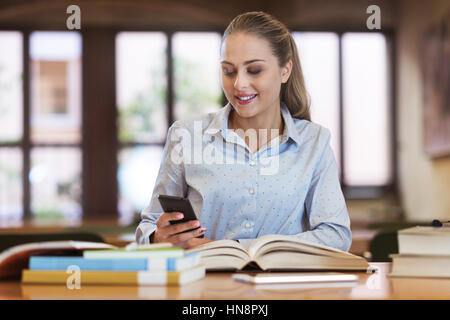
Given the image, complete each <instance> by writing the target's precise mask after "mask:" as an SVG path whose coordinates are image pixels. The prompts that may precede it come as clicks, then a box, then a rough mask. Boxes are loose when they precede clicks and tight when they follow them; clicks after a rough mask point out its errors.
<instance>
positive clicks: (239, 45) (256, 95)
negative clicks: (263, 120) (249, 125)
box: [220, 32, 292, 118]
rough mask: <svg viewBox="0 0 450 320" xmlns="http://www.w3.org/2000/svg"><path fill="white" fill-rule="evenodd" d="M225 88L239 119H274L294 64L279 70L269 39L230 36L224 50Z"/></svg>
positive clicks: (223, 78)
mask: <svg viewBox="0 0 450 320" xmlns="http://www.w3.org/2000/svg"><path fill="white" fill-rule="evenodd" d="M220 55H221V68H222V88H223V91H224V93H225V96H226V98H227V99H228V101H229V102H230V103H231V104H232V105H233V107H234V109H235V110H236V113H237V115H238V116H240V117H243V118H253V117H271V116H273V112H279V111H278V110H279V107H280V89H281V84H282V83H285V82H287V80H288V78H289V75H290V72H291V69H292V62H291V61H289V62H288V64H286V66H284V67H283V68H280V66H279V65H278V60H277V58H276V57H275V56H274V55H273V53H272V50H271V48H270V44H269V42H268V41H267V40H265V39H263V38H260V37H257V36H255V35H252V34H249V33H244V32H236V33H232V34H230V35H229V36H228V37H227V38H226V39H225V41H224V42H223V44H222V47H221V53H220Z"/></svg>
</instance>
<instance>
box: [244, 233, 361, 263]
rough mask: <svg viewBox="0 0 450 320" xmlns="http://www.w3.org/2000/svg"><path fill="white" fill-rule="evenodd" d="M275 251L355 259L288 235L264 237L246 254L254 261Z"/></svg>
mask: <svg viewBox="0 0 450 320" xmlns="http://www.w3.org/2000/svg"><path fill="white" fill-rule="evenodd" d="M277 250H285V251H299V252H304V253H309V254H316V255H324V256H330V257H339V258H350V259H354V258H355V257H356V256H355V255H353V254H350V253H348V252H345V251H341V250H338V249H335V248H331V247H328V246H324V245H320V244H317V243H313V242H308V241H305V240H300V239H297V238H295V236H290V235H264V236H262V237H260V238H258V239H256V240H255V241H253V242H252V244H251V245H250V247H249V249H248V254H249V256H250V257H251V258H252V259H254V260H255V259H257V257H258V256H261V255H264V254H265V253H268V252H271V251H277Z"/></svg>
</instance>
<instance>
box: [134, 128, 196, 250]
mask: <svg viewBox="0 0 450 320" xmlns="http://www.w3.org/2000/svg"><path fill="white" fill-rule="evenodd" d="M183 130H186V129H183V128H182V127H181V126H180V125H179V123H178V122H175V123H174V124H173V125H172V126H171V127H170V128H169V130H168V133H167V139H166V143H165V146H164V150H163V154H162V160H161V165H160V168H159V172H158V176H157V178H156V182H155V187H154V189H153V193H152V198H151V200H150V204H149V205H148V206H147V207H146V208H145V209H144V210H143V211H142V212H141V221H140V223H139V225H138V227H137V229H136V234H135V235H136V242H137V243H138V244H148V243H150V235H151V234H152V233H153V232H154V231H155V230H156V221H157V220H158V219H159V217H160V215H161V214H162V213H163V210H162V208H161V205H160V204H159V201H158V198H157V197H158V195H159V194H164V195H171V196H179V197H184V196H185V194H186V191H187V185H186V180H185V176H184V165H183V162H182V156H183V148H182V143H181V140H182V136H183V134H182V133H183Z"/></svg>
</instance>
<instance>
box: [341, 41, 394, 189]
mask: <svg viewBox="0 0 450 320" xmlns="http://www.w3.org/2000/svg"><path fill="white" fill-rule="evenodd" d="M342 46H343V47H342V49H343V81H344V82H343V86H344V92H343V94H344V110H343V112H344V117H345V122H344V137H345V140H344V143H345V144H344V145H345V171H344V172H345V177H344V179H345V182H346V183H347V184H348V185H383V184H387V183H389V182H390V179H391V167H390V157H391V154H390V148H389V137H390V128H389V121H388V117H389V105H388V91H387V88H388V86H387V83H388V76H387V61H386V58H387V56H386V39H385V37H384V35H382V34H378V33H346V34H344V36H343V39H342Z"/></svg>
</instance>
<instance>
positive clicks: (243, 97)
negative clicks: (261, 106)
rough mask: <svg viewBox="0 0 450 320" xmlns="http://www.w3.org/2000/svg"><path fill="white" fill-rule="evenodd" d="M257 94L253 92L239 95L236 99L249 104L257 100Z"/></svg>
mask: <svg viewBox="0 0 450 320" xmlns="http://www.w3.org/2000/svg"><path fill="white" fill-rule="evenodd" d="M257 96H258V95H257V94H251V95H243V94H240V95H237V96H236V99H237V101H238V103H239V104H248V103H251V102H252V101H253V100H255V98H256V97H257Z"/></svg>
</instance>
